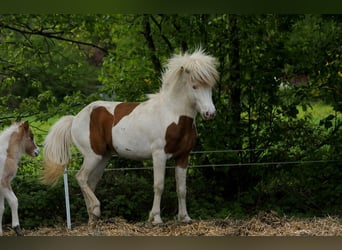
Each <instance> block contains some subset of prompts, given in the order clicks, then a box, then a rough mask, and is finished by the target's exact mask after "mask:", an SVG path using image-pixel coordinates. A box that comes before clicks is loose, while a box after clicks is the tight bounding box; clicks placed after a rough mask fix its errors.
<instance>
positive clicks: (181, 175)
mask: <svg viewBox="0 0 342 250" xmlns="http://www.w3.org/2000/svg"><path fill="white" fill-rule="evenodd" d="M175 174H176V190H177V196H178V220H179V221H182V222H190V221H191V218H190V217H189V215H188V212H187V209H186V174H187V168H182V167H179V166H177V167H176V169H175Z"/></svg>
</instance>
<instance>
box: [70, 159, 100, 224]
mask: <svg viewBox="0 0 342 250" xmlns="http://www.w3.org/2000/svg"><path fill="white" fill-rule="evenodd" d="M102 160H103V157H102V156H98V155H87V156H86V157H85V158H84V160H83V164H82V167H81V169H80V170H79V171H78V173H77V175H76V179H77V182H78V184H79V186H80V188H81V190H82V193H83V197H84V200H85V202H86V206H87V211H88V215H89V224H90V225H96V222H97V220H98V218H99V217H100V215H101V210H100V201H99V200H98V199H97V197H96V196H95V194H94V191H93V189H95V186H96V185H94V183H95V182H94V180H93V182H92V184H89V176H91V173H92V172H93V171H95V168H96V167H97V166H98V164H100V163H101V162H102Z"/></svg>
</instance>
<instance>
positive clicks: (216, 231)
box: [4, 212, 342, 236]
mask: <svg viewBox="0 0 342 250" xmlns="http://www.w3.org/2000/svg"><path fill="white" fill-rule="evenodd" d="M98 229H99V230H100V233H99V234H98V235H101V236H342V224H341V219H340V218H337V217H329V216H328V217H324V218H305V219H298V218H293V217H289V218H287V217H286V216H279V215H278V214H276V213H275V212H268V213H266V212H260V213H259V214H258V215H256V216H253V217H251V218H250V219H244V220H242V219H241V220H240V219H234V218H227V219H224V220H194V221H193V222H192V223H180V222H177V221H176V220H174V221H166V222H165V223H163V224H161V225H156V226H154V225H152V224H151V223H147V222H137V223H129V222H127V221H126V220H124V219H121V218H112V219H108V220H105V221H100V222H99V223H98ZM24 233H25V236H90V235H92V233H91V232H90V229H89V227H88V225H87V224H80V225H74V226H73V228H72V229H67V227H66V226H65V225H59V226H55V227H43V228H37V229H34V230H25V229H24ZM14 235H15V233H14V231H12V230H11V229H10V227H5V228H4V236H14Z"/></svg>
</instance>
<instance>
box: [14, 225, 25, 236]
mask: <svg viewBox="0 0 342 250" xmlns="http://www.w3.org/2000/svg"><path fill="white" fill-rule="evenodd" d="M13 230H14V232H15V233H16V234H17V236H24V232H23V231H22V230H21V228H20V226H19V225H18V226H16V227H14V228H13Z"/></svg>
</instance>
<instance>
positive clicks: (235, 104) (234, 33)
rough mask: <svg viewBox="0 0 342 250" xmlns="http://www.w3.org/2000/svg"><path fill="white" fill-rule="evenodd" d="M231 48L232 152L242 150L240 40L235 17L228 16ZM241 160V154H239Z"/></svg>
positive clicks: (236, 17)
mask: <svg viewBox="0 0 342 250" xmlns="http://www.w3.org/2000/svg"><path fill="white" fill-rule="evenodd" d="M228 21H229V26H230V31H229V35H230V40H231V47H230V52H229V58H230V60H229V61H230V69H229V72H230V77H229V82H230V87H229V89H230V112H231V114H230V121H229V123H230V128H229V130H230V131H232V134H231V136H230V139H231V147H232V149H234V150H241V149H242V141H241V87H240V40H239V24H238V16H237V15H229V18H228ZM239 155H240V159H241V152H240V154H239Z"/></svg>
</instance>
